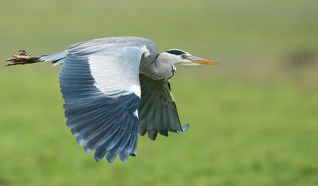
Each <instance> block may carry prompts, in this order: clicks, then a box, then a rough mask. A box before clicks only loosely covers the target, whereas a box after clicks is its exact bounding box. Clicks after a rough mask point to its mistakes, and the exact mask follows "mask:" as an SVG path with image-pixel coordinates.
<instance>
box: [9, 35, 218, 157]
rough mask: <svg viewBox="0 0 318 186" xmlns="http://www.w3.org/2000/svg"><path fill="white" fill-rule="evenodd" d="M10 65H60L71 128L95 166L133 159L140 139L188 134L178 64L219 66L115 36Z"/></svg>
mask: <svg viewBox="0 0 318 186" xmlns="http://www.w3.org/2000/svg"><path fill="white" fill-rule="evenodd" d="M14 57H15V58H12V59H9V60H8V61H11V62H12V63H11V64H9V65H8V66H10V65H19V64H29V63H36V62H47V61H49V62H52V63H54V64H55V65H57V64H60V65H62V69H61V71H60V77H59V82H60V88H61V93H62V94H63V98H64V101H65V104H64V110H65V117H66V118H67V122H66V124H67V126H68V127H69V128H70V129H71V132H72V134H73V135H74V136H75V137H76V141H77V143H78V144H80V145H83V146H84V150H85V151H86V152H91V151H94V150H95V155H94V157H95V159H96V161H99V160H101V159H102V158H103V157H104V156H106V159H107V160H108V161H109V162H113V161H114V159H115V158H116V156H117V155H118V154H119V157H120V159H121V160H122V161H124V162H126V161H127V159H128V156H129V155H132V156H135V155H136V149H137V134H138V132H139V134H140V135H145V134H146V133H148V137H149V138H150V139H152V140H155V139H156V137H157V134H158V133H159V134H161V135H164V136H168V131H171V132H177V133H178V132H185V131H187V130H188V127H189V125H188V124H186V125H185V126H184V127H182V126H181V124H180V119H179V116H178V112H177V108H176V105H175V102H174V99H173V97H172V94H171V88H170V83H169V79H170V78H171V77H172V76H173V75H174V73H175V67H174V64H175V63H183V64H190V63H195V64H198V63H202V64H215V62H212V61H208V60H205V59H202V58H198V57H195V56H192V55H191V54H189V53H187V52H184V51H182V50H178V49H173V50H169V51H167V52H163V53H158V51H157V47H156V45H155V44H154V43H153V42H152V41H150V40H148V39H144V38H138V37H111V38H102V39H94V40H90V41H85V42H80V43H77V44H74V45H71V46H70V47H69V48H68V49H67V50H65V51H63V52H60V53H57V54H51V55H45V56H41V57H31V56H29V54H28V53H26V52H25V51H24V50H23V51H22V52H21V53H20V55H16V56H14Z"/></svg>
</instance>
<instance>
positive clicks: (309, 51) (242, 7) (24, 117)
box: [0, 0, 318, 186]
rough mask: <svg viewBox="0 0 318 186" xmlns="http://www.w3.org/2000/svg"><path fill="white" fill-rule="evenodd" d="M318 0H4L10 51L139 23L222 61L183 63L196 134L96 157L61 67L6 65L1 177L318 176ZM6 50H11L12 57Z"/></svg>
mask: <svg viewBox="0 0 318 186" xmlns="http://www.w3.org/2000/svg"><path fill="white" fill-rule="evenodd" d="M317 7H318V1H315V0H303V1H300V0H289V1H274V0H267V1H252V0H241V1H235V0H224V1H216V0H197V1H190V0H185V1H181V0H176V1H171V0H170V1H166V0H162V1H146V0H135V1H117V0H116V1H115V0H108V1H100V0H90V1H85V0H77V1H75V0H69V1H62V0H54V1H53V0H46V1H36V0H28V1H22V0H10V1H9V0H4V1H1V2H0V41H1V42H0V56H1V59H3V60H4V59H6V58H8V57H10V56H11V55H12V54H15V53H16V52H17V50H19V49H27V50H28V52H29V53H31V54H33V55H41V54H50V53H55V52H59V51H61V50H64V49H65V47H66V46H68V45H70V44H72V43H75V42H78V41H83V40H87V39H93V38H100V37H109V36H122V35H134V36H142V37H147V38H150V39H152V40H153V41H154V42H155V43H156V44H157V45H158V48H159V50H160V51H163V50H166V49H170V48H181V49H184V50H186V51H189V52H190V53H192V54H195V55H198V56H201V57H205V58H209V59H213V60H215V61H218V62H219V63H221V65H220V66H217V67H216V66H177V68H178V72H177V74H176V75H175V77H174V78H173V79H172V80H171V83H172V90H173V94H174V97H175V100H176V102H177V106H178V110H179V114H180V118H181V121H182V122H183V123H186V122H189V123H190V129H189V131H188V132H187V133H184V134H171V135H170V136H169V137H168V138H166V137H162V136H159V138H158V139H157V140H156V141H155V142H153V141H151V140H149V139H147V137H139V142H138V156H137V158H133V157H131V158H129V161H128V163H122V162H120V161H119V160H118V159H117V160H116V161H115V162H114V163H113V164H108V163H107V162H106V161H101V162H99V163H96V162H95V161H94V159H93V155H92V154H85V153H84V151H83V150H82V148H81V147H80V146H78V145H77V144H76V142H75V139H74V137H73V136H72V135H71V133H70V131H69V129H68V128H67V127H66V126H65V118H64V116H63V115H64V113H63V109H62V104H63V100H62V98H61V94H60V92H59V85H58V72H59V67H52V66H51V65H50V64H37V65H28V66H16V67H10V68H5V67H0V89H1V94H0V104H1V107H0V147H1V152H0V185H32V186H34V185H153V186H159V185H227V186H230V185H233V186H236V185H252V186H255V185H266V186H267V185H277V186H280V185H286V186H287V185H288V186H289V185H299V186H303V185H318V134H317V133H318V92H317V91H318V85H317V83H318V70H317V68H318V42H317V41H318V19H317V18H318V11H317ZM4 64H5V62H3V65H4Z"/></svg>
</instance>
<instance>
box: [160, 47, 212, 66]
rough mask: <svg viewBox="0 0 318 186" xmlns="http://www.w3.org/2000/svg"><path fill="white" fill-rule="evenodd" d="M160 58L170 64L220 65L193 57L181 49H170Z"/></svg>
mask: <svg viewBox="0 0 318 186" xmlns="http://www.w3.org/2000/svg"><path fill="white" fill-rule="evenodd" d="M158 58H160V60H163V61H166V62H169V63H170V64H182V65H200V64H205V65H216V64H218V63H216V62H214V61H211V60H207V59H203V58H200V57H197V56H193V55H191V54H190V53H188V52H185V51H183V50H180V49H170V50H167V51H165V52H162V53H161V54H160V55H159V56H158Z"/></svg>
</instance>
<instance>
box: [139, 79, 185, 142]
mask: <svg viewBox="0 0 318 186" xmlns="http://www.w3.org/2000/svg"><path fill="white" fill-rule="evenodd" d="M139 78H140V83H141V103H140V106H139V110H138V112H139V126H138V127H139V130H138V132H139V134H140V135H145V134H146V133H147V132H148V137H149V138H150V139H153V140H155V139H156V137H157V134H158V132H159V133H160V134H161V135H164V136H168V131H171V132H180V131H182V132H185V131H186V130H187V128H188V125H185V126H186V127H184V128H183V127H182V126H181V124H180V119H179V116H178V112H177V107H176V104H175V102H174V100H173V97H172V95H171V90H170V84H169V81H168V80H153V79H151V78H149V77H147V76H145V75H143V74H140V75H139Z"/></svg>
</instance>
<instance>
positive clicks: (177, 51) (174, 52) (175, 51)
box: [166, 50, 185, 55]
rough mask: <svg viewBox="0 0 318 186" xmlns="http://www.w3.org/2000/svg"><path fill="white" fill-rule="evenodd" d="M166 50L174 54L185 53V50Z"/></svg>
mask: <svg viewBox="0 0 318 186" xmlns="http://www.w3.org/2000/svg"><path fill="white" fill-rule="evenodd" d="M166 52H167V53H170V54H174V55H181V54H185V52H184V51H182V50H167V51H166Z"/></svg>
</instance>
